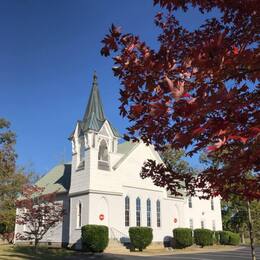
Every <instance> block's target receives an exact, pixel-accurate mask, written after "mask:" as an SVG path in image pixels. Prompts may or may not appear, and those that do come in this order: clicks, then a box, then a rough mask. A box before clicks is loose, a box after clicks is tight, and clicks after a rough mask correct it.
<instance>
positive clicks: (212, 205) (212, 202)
mask: <svg viewBox="0 0 260 260" xmlns="http://www.w3.org/2000/svg"><path fill="white" fill-rule="evenodd" d="M210 206H211V210H214V200H213V198H211V199H210Z"/></svg>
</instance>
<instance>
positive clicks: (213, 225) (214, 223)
mask: <svg viewBox="0 0 260 260" xmlns="http://www.w3.org/2000/svg"><path fill="white" fill-rule="evenodd" d="M212 230H213V231H216V221H215V220H212Z"/></svg>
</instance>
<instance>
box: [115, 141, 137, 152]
mask: <svg viewBox="0 0 260 260" xmlns="http://www.w3.org/2000/svg"><path fill="white" fill-rule="evenodd" d="M137 144H138V143H134V142H123V143H121V144H118V147H117V152H118V153H122V154H128V152H130V151H131V150H132V148H134V147H135V146H136V145H137Z"/></svg>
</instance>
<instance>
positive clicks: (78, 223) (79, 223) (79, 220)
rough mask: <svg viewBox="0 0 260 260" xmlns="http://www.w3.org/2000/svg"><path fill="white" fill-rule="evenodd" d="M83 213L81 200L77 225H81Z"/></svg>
mask: <svg viewBox="0 0 260 260" xmlns="http://www.w3.org/2000/svg"><path fill="white" fill-rule="evenodd" d="M81 215H82V205H81V202H79V204H78V209H77V227H78V228H80V227H81Z"/></svg>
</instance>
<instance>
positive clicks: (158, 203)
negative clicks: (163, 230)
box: [156, 200, 161, 227]
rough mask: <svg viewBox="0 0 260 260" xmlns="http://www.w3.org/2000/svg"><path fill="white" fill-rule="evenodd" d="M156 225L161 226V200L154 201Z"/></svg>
mask: <svg viewBox="0 0 260 260" xmlns="http://www.w3.org/2000/svg"><path fill="white" fill-rule="evenodd" d="M156 215H157V227H161V202H160V201H159V200H157V201H156Z"/></svg>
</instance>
